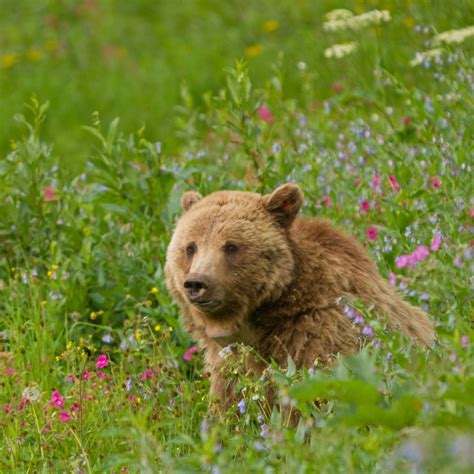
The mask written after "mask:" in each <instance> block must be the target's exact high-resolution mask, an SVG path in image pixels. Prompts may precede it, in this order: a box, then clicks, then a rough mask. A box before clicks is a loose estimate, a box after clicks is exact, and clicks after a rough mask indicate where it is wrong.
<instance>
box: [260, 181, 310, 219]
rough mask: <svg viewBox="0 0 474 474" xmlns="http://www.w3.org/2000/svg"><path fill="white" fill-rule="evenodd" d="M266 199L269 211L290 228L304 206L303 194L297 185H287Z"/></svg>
mask: <svg viewBox="0 0 474 474" xmlns="http://www.w3.org/2000/svg"><path fill="white" fill-rule="evenodd" d="M264 199H266V207H267V209H268V210H269V211H270V212H271V214H272V215H273V216H274V217H275V219H276V220H277V221H278V222H279V223H280V224H281V225H283V226H284V227H288V226H289V225H291V224H292V222H293V221H294V220H295V217H296V215H297V214H298V212H299V210H300V208H301V206H302V204H303V192H302V191H301V189H300V187H299V186H297V185H296V184H289V183H287V184H283V185H282V186H280V187H279V188H277V189H275V191H273V193H272V194H270V195H269V196H265V197H264Z"/></svg>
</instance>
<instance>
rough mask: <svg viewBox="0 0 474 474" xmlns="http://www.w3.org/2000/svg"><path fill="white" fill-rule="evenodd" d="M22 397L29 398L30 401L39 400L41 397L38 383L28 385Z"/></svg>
mask: <svg viewBox="0 0 474 474" xmlns="http://www.w3.org/2000/svg"><path fill="white" fill-rule="evenodd" d="M21 395H22V397H23V398H27V399H28V400H29V401H30V402H37V401H38V400H39V399H40V396H41V394H40V391H39V390H38V387H36V385H32V386H31V387H26V388H25V389H24V390H23V392H22V394H21Z"/></svg>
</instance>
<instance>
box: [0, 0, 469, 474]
mask: <svg viewBox="0 0 474 474" xmlns="http://www.w3.org/2000/svg"><path fill="white" fill-rule="evenodd" d="M8 3H10V2H8ZM432 4H433V3H432V2H430V3H429V4H428V3H427V2H409V1H406V2H401V1H400V2H398V1H392V2H355V3H353V2H330V1H325V2H312V1H309V0H308V1H305V0H298V1H292V2H289V1H283V0H282V1H281V2H271V1H268V2H267V1H263V2H259V4H258V6H257V5H256V4H254V3H252V2H248V3H245V4H242V2H237V1H236V2H217V1H206V2H205V1H194V0H193V1H189V2H171V1H170V2H168V1H164V2H148V1H144V0H142V1H137V2H112V1H106V0H104V1H102V2H83V3H80V2H71V1H62V2H59V1H49V2H47V1H40V2H29V1H25V0H24V1H21V2H11V5H9V8H8V9H7V14H6V15H2V18H1V19H0V27H1V31H2V39H1V42H0V59H1V60H2V63H1V64H2V66H1V69H0V87H1V89H0V90H1V96H0V105H1V107H0V117H1V120H2V127H1V129H0V147H1V150H2V152H1V155H0V156H1V160H0V202H1V203H2V204H1V205H0V351H1V352H0V428H1V429H0V472H70V471H77V472H112V471H113V472H127V470H128V472H160V471H161V472H213V473H217V472H222V473H227V472H229V473H231V472H236V471H237V470H240V471H243V472H265V473H267V472H268V473H271V472H288V473H293V472H308V473H310V472H327V473H334V472H344V473H345V472H361V473H367V472H443V473H446V474H448V473H449V474H451V473H454V472H466V473H467V472H471V471H472V469H473V461H472V454H470V451H472V449H471V446H472V443H473V442H474V434H473V422H474V409H473V405H472V400H473V399H474V382H473V379H472V369H473V358H472V341H473V336H474V334H473V331H472V326H471V319H472V314H473V307H472V301H471V300H472V286H470V280H469V279H470V278H471V277H472V265H473V260H472V252H473V249H472V229H473V217H474V216H473V212H474V211H473V206H474V203H473V201H472V178H471V176H470V175H471V174H472V165H473V162H472V156H473V141H472V136H474V119H473V117H474V104H473V100H472V90H473V74H474V68H473V62H472V59H471V58H470V53H472V48H473V44H474V41H473V38H472V37H471V38H467V39H466V40H465V41H464V42H463V43H460V44H450V45H445V46H443V47H444V51H443V54H442V56H441V60H440V61H435V60H432V61H430V62H429V64H425V65H419V66H414V67H413V66H410V64H409V63H410V60H412V59H413V58H414V57H415V54H416V52H419V51H424V50H426V49H429V48H430V43H429V42H430V40H431V38H433V36H434V34H435V33H436V32H439V31H445V30H449V29H453V28H462V27H465V26H469V18H472V17H473V15H472V13H473V11H472V6H471V5H470V3H469V2H456V5H455V7H454V4H452V3H451V2H436V5H435V6H436V8H435V7H434V6H433V7H432V8H430V7H429V5H432ZM335 7H338V8H340V7H349V8H351V9H352V10H354V11H357V12H362V11H368V10H371V9H373V8H379V9H384V8H387V9H389V10H390V11H391V16H392V20H391V21H390V22H388V23H384V24H383V25H380V26H378V27H369V28H366V29H363V30H360V31H358V32H355V33H354V32H348V31H346V32H339V33H327V32H324V31H323V21H324V20H323V15H324V13H326V12H328V11H330V10H331V9H333V8H335ZM48 18H49V20H48ZM268 20H277V21H278V23H277V24H273V26H275V25H276V26H277V28H276V29H274V31H271V32H269V31H265V28H266V29H267V30H268V29H272V28H271V27H270V26H271V25H272V24H270V26H269V24H267V23H265V22H266V21H268ZM48 24H49V25H50V26H47V25H48ZM416 24H421V25H422V31H418V29H415V28H414V26H415V25H416ZM264 25H266V26H264ZM424 28H426V31H423V29H424ZM48 41H49V42H48ZM347 41H357V43H358V44H359V47H358V50H357V51H356V52H355V53H354V54H352V55H350V56H347V57H345V58H341V59H327V58H325V57H324V54H323V51H324V49H325V48H326V47H328V46H330V45H332V44H334V43H337V42H347ZM427 42H428V44H426V43H427ZM47 45H49V47H48V46H47ZM252 45H254V46H255V45H261V47H262V52H261V54H258V55H256V56H255V57H247V64H244V63H242V62H236V58H239V57H245V55H246V53H245V50H246V48H248V47H249V46H252ZM48 48H49V49H48ZM104 48H105V49H104ZM36 50H38V51H37V53H34V51H36ZM32 51H33V52H32ZM254 51H257V52H258V49H257V50H254ZM28 52H29V53H28ZM281 52H283V53H284V55H282V54H280V53H281ZM11 54H15V55H17V56H15V57H14V58H16V59H18V62H16V63H15V64H12V57H11V56H10V55H11ZM35 54H36V56H35ZM248 54H249V50H247V55H248ZM28 58H29V59H28ZM107 58H108V59H107ZM298 62H304V63H305V67H303V66H302V65H301V64H300V65H299V67H298V65H297V63H298ZM7 66H8V67H7ZM183 81H184V82H185V83H186V86H182V84H183ZM33 94H35V97H37V98H32V96H33ZM47 101H49V107H48V105H47ZM262 106H263V107H266V108H267V110H268V111H269V112H270V113H271V115H272V119H271V120H264V119H262V115H261V111H259V109H260V108H261V107H262ZM96 110H98V111H99V112H97V113H94V111H96ZM14 114H17V115H15V118H14V119H12V116H13V115H14ZM115 117H120V119H115ZM264 118H265V117H264ZM143 124H146V128H145V129H143V128H142V126H143ZM157 142H160V144H158V143H157ZM390 176H392V177H394V178H395V180H396V182H397V183H398V186H399V189H395V187H394V185H393V184H392V183H391V181H390V179H389V177H390ZM374 178H377V179H378V180H379V183H378V184H377V180H376V181H375V184H374ZM286 181H292V182H293V181H295V182H297V183H298V184H299V185H300V186H301V187H302V189H303V191H304V193H305V205H304V208H303V213H304V214H305V215H307V216H323V217H327V218H330V219H331V220H333V221H334V222H335V223H336V224H337V225H339V226H340V227H342V228H344V229H345V230H347V231H348V232H351V233H353V234H354V235H355V236H356V237H357V238H358V239H359V240H360V241H361V242H363V243H364V244H365V245H366V246H367V248H368V250H369V252H370V254H371V255H372V257H373V258H374V260H375V261H376V262H377V265H378V267H379V269H380V271H381V273H382V274H383V275H384V276H386V277H387V278H391V279H392V280H394V281H395V284H396V285H397V286H398V287H399V289H400V291H401V292H402V293H403V294H404V297H405V298H406V299H407V300H409V301H411V302H412V303H413V304H415V305H417V306H420V307H423V308H424V309H425V310H426V311H427V312H428V313H429V314H430V316H431V317H432V319H433V320H434V321H435V322H436V331H437V335H438V340H437V343H436V345H435V346H434V347H433V348H431V349H428V350H426V349H420V348H416V347H412V345H411V342H410V341H408V340H406V339H404V338H402V337H401V336H397V335H395V334H389V333H387V332H386V331H385V330H384V327H383V326H381V325H380V324H378V323H377V321H376V320H375V319H374V315H371V314H370V311H368V310H367V309H366V308H362V307H358V308H357V309H358V310H359V311H361V312H362V313H363V314H364V315H365V317H366V319H367V321H368V322H369V323H370V325H371V326H372V327H373V329H374V331H375V336H374V337H373V338H366V339H365V340H364V344H363V345H364V349H363V350H362V352H361V353H360V354H358V355H356V356H354V357H352V358H348V359H340V360H338V361H337V363H336V364H335V366H334V367H333V368H331V369H330V370H318V368H317V367H315V368H314V369H312V370H310V371H297V370H295V368H294V367H293V366H292V363H291V361H289V365H288V367H287V368H284V369H282V368H278V367H276V366H275V365H274V364H273V363H272V361H267V362H268V370H267V372H266V373H265V375H264V377H262V378H261V379H258V380H256V379H253V378H252V377H249V376H248V375H247V374H244V373H242V370H241V366H242V359H243V358H244V357H245V354H246V352H247V351H249V350H250V349H249V348H245V347H240V348H239V350H237V351H236V354H235V355H232V356H228V357H227V359H226V366H227V369H226V370H227V373H228V374H229V377H237V378H238V381H239V383H238V390H239V396H238V398H239V401H240V402H242V401H244V402H245V410H244V409H243V404H242V403H240V404H239V405H237V404H236V405H235V406H233V407H231V409H230V410H229V412H228V413H226V414H225V415H224V417H223V418H222V419H219V420H217V419H213V418H211V417H210V416H209V414H208V402H209V400H208V395H207V393H208V389H209V382H208V380H207V376H206V374H205V373H203V367H202V360H201V359H202V354H201V353H199V352H197V353H192V355H190V356H189V357H188V355H189V354H190V353H189V352H187V351H188V349H189V348H190V347H192V345H193V341H191V340H190V339H189V336H188V335H187V334H186V333H185V332H184V331H183V330H182V328H181V325H180V322H179V312H178V309H177V307H176V306H175V305H174V304H173V303H172V301H171V299H170V297H169V295H168V294H167V292H166V288H165V285H164V278H163V266H164V258H165V252H166V246H167V243H168V241H169V238H170V235H171V232H172V229H173V223H174V221H175V218H176V216H177V215H178V214H179V211H180V210H179V207H180V206H179V200H180V197H181V194H182V193H183V192H184V191H185V190H187V189H196V190H199V191H200V192H201V193H203V194H207V193H210V192H212V191H216V190H218V189H249V190H256V191H259V192H263V193H266V192H270V191H271V190H272V189H274V187H276V186H277V185H279V184H281V183H283V182H286ZM392 181H393V178H392ZM364 202H366V204H364V206H363V205H362V204H363V203H364ZM367 205H368V210H367ZM364 209H366V210H364ZM369 229H372V230H374V229H375V230H376V238H374V239H371V238H369V235H368V233H367V231H368V230H369ZM435 236H439V237H441V245H440V247H439V248H438V249H436V246H435V247H433V248H430V246H431V245H432V243H433V241H434V238H435ZM420 245H424V246H427V247H428V248H429V255H428V256H427V257H426V258H424V259H423V260H421V261H418V262H417V263H416V265H414V266H413V267H412V268H411V267H406V266H405V267H403V268H401V265H400V257H401V256H403V255H411V254H412V253H413V252H414V251H415V250H416V249H417V248H419V246H420ZM185 354H187V355H186V357H184V356H185ZM100 355H106V356H107V365H106V366H105V367H96V365H95V364H96V362H97V361H98V360H99V359H98V358H99V356H100ZM188 359H190V360H188ZM101 360H103V357H102V358H101ZM99 365H101V364H99ZM268 384H271V385H273V386H276V387H277V389H278V393H279V398H278V405H279V406H280V405H281V406H282V407H284V408H283V410H279V409H278V407H276V408H275V409H274V410H272V409H271V407H268V406H267V404H266V403H265V399H264V396H263V394H264V392H265V389H266V387H267V385H268ZM56 392H57V393H56ZM318 398H319V399H320V400H324V401H325V402H324V403H320V404H318V405H316V404H314V400H316V399H318ZM288 406H291V407H295V408H298V409H299V410H300V411H301V414H302V415H301V421H300V423H299V425H298V427H296V428H290V427H288V423H287V416H286V415H287V413H288ZM241 411H244V413H241Z"/></svg>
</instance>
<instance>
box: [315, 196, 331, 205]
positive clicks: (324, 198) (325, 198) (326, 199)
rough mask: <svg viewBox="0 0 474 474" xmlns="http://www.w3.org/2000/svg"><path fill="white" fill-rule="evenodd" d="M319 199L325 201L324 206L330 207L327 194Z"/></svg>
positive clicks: (329, 199)
mask: <svg viewBox="0 0 474 474" xmlns="http://www.w3.org/2000/svg"><path fill="white" fill-rule="evenodd" d="M321 201H324V202H325V203H326V207H331V205H332V203H331V198H330V197H329V196H323V197H322V198H321ZM318 204H319V203H318Z"/></svg>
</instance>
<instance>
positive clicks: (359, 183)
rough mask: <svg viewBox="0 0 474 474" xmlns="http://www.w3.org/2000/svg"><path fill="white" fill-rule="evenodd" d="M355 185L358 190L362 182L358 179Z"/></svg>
mask: <svg viewBox="0 0 474 474" xmlns="http://www.w3.org/2000/svg"><path fill="white" fill-rule="evenodd" d="M354 184H355V187H356V188H358V187H359V186H360V185H361V184H362V180H361V179H360V178H357V179H356V180H355V183H354Z"/></svg>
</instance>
